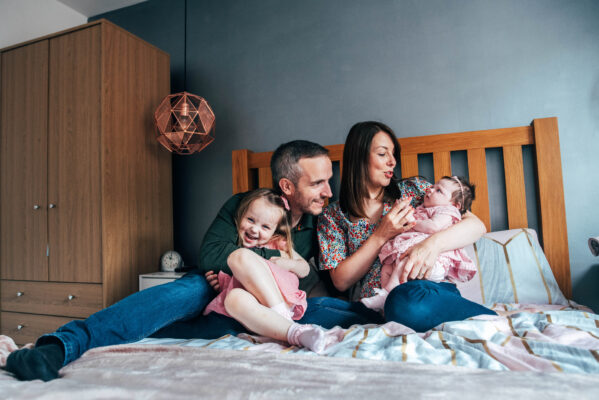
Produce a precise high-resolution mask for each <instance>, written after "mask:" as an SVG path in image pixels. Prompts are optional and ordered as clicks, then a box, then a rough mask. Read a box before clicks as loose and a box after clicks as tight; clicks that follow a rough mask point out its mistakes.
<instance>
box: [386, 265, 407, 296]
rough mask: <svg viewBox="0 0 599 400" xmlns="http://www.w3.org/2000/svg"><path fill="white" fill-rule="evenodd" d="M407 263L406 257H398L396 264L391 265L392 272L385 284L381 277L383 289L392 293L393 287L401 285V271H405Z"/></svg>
mask: <svg viewBox="0 0 599 400" xmlns="http://www.w3.org/2000/svg"><path fill="white" fill-rule="evenodd" d="M405 264H406V259H405V258H404V259H403V260H400V259H397V260H396V261H395V264H392V265H390V267H391V274H390V275H389V279H388V280H387V282H386V283H385V284H383V282H382V279H381V286H382V288H383V289H385V290H386V291H387V293H391V291H392V290H393V289H395V287H396V286H398V285H399V283H400V282H399V277H400V276H401V273H402V272H403V267H404V265H405Z"/></svg>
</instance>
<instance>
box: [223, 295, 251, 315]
mask: <svg viewBox="0 0 599 400" xmlns="http://www.w3.org/2000/svg"><path fill="white" fill-rule="evenodd" d="M251 297H253V296H252V295H251V294H249V293H248V292H246V291H245V290H243V289H239V288H234V289H232V290H231V291H230V292H229V293H228V294H227V297H225V301H224V305H225V310H227V312H228V313H229V315H231V316H235V315H238V314H239V313H240V312H243V309H244V306H245V305H247V304H248V300H251V299H250V298H251Z"/></svg>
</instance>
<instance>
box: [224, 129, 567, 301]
mask: <svg viewBox="0 0 599 400" xmlns="http://www.w3.org/2000/svg"><path fill="white" fill-rule="evenodd" d="M398 140H399V144H400V148H401V156H400V157H401V160H400V162H401V171H402V177H404V178H405V177H410V176H415V175H418V155H419V154H430V153H432V155H433V167H434V174H435V180H438V179H439V178H441V177H442V176H444V175H452V172H451V157H450V154H451V152H452V151H464V150H465V151H467V155H468V175H469V179H470V181H471V182H472V183H473V184H475V185H476V188H477V189H476V200H475V201H474V202H473V204H472V211H473V212H474V213H475V214H476V215H477V216H478V217H479V218H480V219H481V220H482V221H483V222H484V223H485V225H486V227H487V230H488V231H490V230H491V223H490V208H489V192H488V183H487V164H486V156H485V149H488V148H502V150H503V163H504V170H505V186H506V200H507V214H508V225H509V229H516V228H526V227H528V217H527V213H526V197H525V191H524V168H523V162H522V146H525V145H532V146H534V149H535V155H536V157H535V167H536V168H535V171H536V175H537V176H536V177H537V185H538V199H539V208H540V224H539V225H540V231H541V232H540V237H541V243H542V244H543V249H544V251H545V254H546V256H547V259H548V261H549V265H550V266H551V268H552V270H553V274H554V275H555V279H556V280H557V283H558V285H559V287H560V288H561V290H562V292H563V293H564V295H565V296H566V297H567V298H571V280H570V257H569V252H568V236H567V229H566V212H565V203H564V189H563V183H562V182H563V179H562V165H561V156H560V147H559V133H558V125H557V118H556V117H551V118H538V119H534V120H533V121H532V123H531V125H529V126H519V127H515V128H502V129H490V130H483V131H471V132H458V133H448V134H441V135H430V136H417V137H409V138H398ZM343 146H344V145H343V144H336V145H330V146H325V147H326V148H327V149H328V150H329V156H330V158H331V160H332V161H333V162H338V163H339V168H340V170H342V169H343ZM271 155H272V151H268V152H261V153H254V152H252V151H250V150H247V149H244V150H234V151H233V193H234V194H235V193H240V192H245V191H248V190H250V189H254V188H257V187H272V175H271V172H270V158H271Z"/></svg>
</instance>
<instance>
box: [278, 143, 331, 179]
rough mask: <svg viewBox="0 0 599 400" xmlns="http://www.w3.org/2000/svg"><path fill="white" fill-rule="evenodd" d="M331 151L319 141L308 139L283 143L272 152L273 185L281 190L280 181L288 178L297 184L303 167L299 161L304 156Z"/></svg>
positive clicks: (324, 153) (320, 154)
mask: <svg viewBox="0 0 599 400" xmlns="http://www.w3.org/2000/svg"><path fill="white" fill-rule="evenodd" d="M328 154H329V151H328V150H327V149H325V148H324V147H322V146H321V145H319V144H318V143H314V142H309V141H307V140H293V141H291V142H287V143H283V144H282V145H280V146H279V147H277V149H276V150H275V151H274V153H273V154H272V158H271V159H270V170H271V172H272V180H273V187H274V188H275V190H280V188H279V181H280V180H281V179H282V178H287V179H289V180H290V181H291V182H293V184H294V185H297V182H298V181H299V178H300V176H301V175H302V172H303V171H302V169H301V168H300V166H299V164H298V162H299V160H300V159H302V158H312V157H318V156H328Z"/></svg>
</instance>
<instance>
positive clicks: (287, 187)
mask: <svg viewBox="0 0 599 400" xmlns="http://www.w3.org/2000/svg"><path fill="white" fill-rule="evenodd" d="M279 187H280V188H281V192H283V194H284V195H286V196H288V197H289V196H291V195H292V194H293V192H294V189H295V185H294V184H293V182H291V181H290V180H289V179H287V178H281V179H280V180H279Z"/></svg>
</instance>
